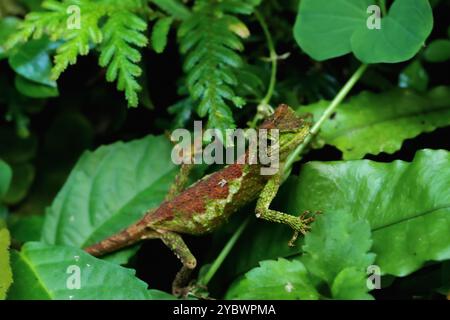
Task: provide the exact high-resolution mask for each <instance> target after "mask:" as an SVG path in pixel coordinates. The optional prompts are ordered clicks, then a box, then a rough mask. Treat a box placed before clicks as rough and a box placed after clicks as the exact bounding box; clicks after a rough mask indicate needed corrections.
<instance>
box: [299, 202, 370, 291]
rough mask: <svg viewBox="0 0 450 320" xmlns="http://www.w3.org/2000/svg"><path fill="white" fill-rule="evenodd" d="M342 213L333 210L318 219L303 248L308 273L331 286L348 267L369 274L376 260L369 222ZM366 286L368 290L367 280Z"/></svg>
mask: <svg viewBox="0 0 450 320" xmlns="http://www.w3.org/2000/svg"><path fill="white" fill-rule="evenodd" d="M341 213H342V212H339V213H335V212H332V211H331V210H330V211H327V212H326V213H325V214H323V215H321V216H319V217H317V219H316V222H315V223H314V224H313V230H312V231H311V232H309V233H308V234H307V235H306V236H305V244H304V245H303V252H304V254H303V256H302V262H303V263H304V265H305V266H306V268H307V270H308V272H310V273H311V274H313V275H315V276H316V277H318V278H320V279H321V280H323V281H325V282H326V283H328V284H331V283H333V281H334V280H335V278H336V277H337V276H338V274H339V273H340V272H341V271H342V270H344V269H346V268H353V269H354V270H355V271H357V272H360V273H362V274H364V275H365V273H366V268H367V267H368V266H369V265H371V264H372V263H373V261H374V259H375V256H374V254H373V253H368V252H369V250H370V247H371V245H372V240H371V235H370V225H369V223H368V222H367V221H366V220H362V219H358V218H356V217H353V216H351V215H349V214H341ZM362 287H364V288H366V281H365V280H364V281H363V283H362Z"/></svg>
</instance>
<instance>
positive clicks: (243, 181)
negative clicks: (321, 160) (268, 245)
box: [85, 105, 314, 296]
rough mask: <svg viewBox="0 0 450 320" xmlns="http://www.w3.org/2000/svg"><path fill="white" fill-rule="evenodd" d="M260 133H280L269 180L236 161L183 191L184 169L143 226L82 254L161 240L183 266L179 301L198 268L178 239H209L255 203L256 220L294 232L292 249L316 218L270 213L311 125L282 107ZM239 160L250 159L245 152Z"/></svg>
mask: <svg viewBox="0 0 450 320" xmlns="http://www.w3.org/2000/svg"><path fill="white" fill-rule="evenodd" d="M259 128H260V129H267V130H270V129H277V130H278V131H279V137H278V145H277V146H278V147H277V148H278V152H279V162H280V165H279V167H278V170H277V171H276V172H275V173H274V174H273V175H261V174H260V168H261V166H262V164H248V163H247V162H245V161H244V162H239V161H236V163H233V164H230V165H227V166H225V167H224V168H223V169H221V170H218V171H216V172H214V173H212V174H210V175H207V176H205V177H203V178H202V179H200V180H199V181H197V182H195V183H194V184H192V185H191V186H189V187H187V188H185V184H186V182H187V181H188V179H187V178H186V176H188V175H189V171H190V168H192V166H193V165H191V164H186V165H182V166H181V169H180V172H179V173H178V175H177V177H176V178H175V183H174V184H173V186H172V187H171V189H170V190H169V193H168V195H167V196H166V199H165V200H164V201H163V202H162V203H161V205H160V206H159V207H158V208H156V209H151V210H149V211H148V212H147V213H145V215H144V216H143V218H142V219H141V220H139V221H137V222H136V223H134V224H132V225H131V226H129V227H127V228H126V229H124V230H123V231H121V232H119V233H117V234H115V235H112V236H110V237H108V238H106V239H104V240H102V241H100V242H99V243H96V244H94V245H91V246H89V247H87V248H85V251H86V252H88V253H90V254H92V255H94V256H101V255H104V254H107V253H110V252H114V251H116V250H119V249H121V248H124V247H127V246H130V245H133V244H135V243H137V242H139V241H142V240H146V239H160V240H162V241H163V242H164V244H165V245H166V246H167V247H169V248H170V249H171V250H172V251H173V252H174V253H175V255H176V256H177V257H178V259H179V260H180V261H181V263H182V267H181V269H180V271H179V272H178V273H177V275H176V276H175V279H174V281H173V283H172V292H173V294H174V295H176V296H179V295H182V294H183V293H185V292H186V291H185V289H186V284H187V282H188V281H189V277H190V274H191V272H192V271H193V270H194V269H195V267H196V265H197V260H196V258H195V257H194V256H193V254H192V253H191V251H190V250H189V248H188V247H187V245H186V244H185V242H184V241H183V238H182V237H181V234H188V235H196V236H198V235H203V234H207V233H210V232H212V231H214V230H215V229H216V228H218V227H219V226H221V225H222V224H223V223H225V222H226V221H227V219H228V218H229V217H230V215H231V214H233V213H235V212H236V211H238V210H239V209H240V208H242V207H243V206H245V205H247V204H249V203H252V202H253V201H255V200H257V201H256V210H255V211H256V217H257V218H260V219H265V220H268V221H272V222H277V223H283V224H286V225H288V226H289V227H291V228H292V229H293V230H294V235H293V237H292V239H291V240H290V241H289V243H288V244H289V245H290V246H293V245H294V242H295V240H296V239H297V237H298V236H299V235H300V234H305V233H306V232H307V231H308V230H309V229H310V223H311V222H312V221H314V217H311V216H308V213H309V212H304V213H303V214H301V215H300V216H294V215H289V214H286V213H283V212H279V211H275V210H271V209H270V208H269V207H270V204H271V202H272V200H273V199H274V198H275V196H276V194H277V192H278V189H279V187H280V185H281V183H282V180H283V161H285V160H286V159H287V157H288V156H289V154H290V153H291V152H292V151H293V150H294V149H295V148H296V147H297V146H298V145H299V144H300V143H302V142H303V141H304V139H305V137H306V136H307V135H308V134H309V123H307V122H306V121H305V120H304V119H302V118H300V117H299V116H298V115H296V113H295V111H293V110H292V109H291V108H290V107H289V106H287V105H280V106H279V107H277V108H276V109H275V111H274V113H273V114H272V115H271V116H270V117H268V118H267V119H266V120H265V121H264V122H263V123H262V124H261V126H260V127H259ZM242 156H245V157H248V151H247V153H245V154H244V155H242Z"/></svg>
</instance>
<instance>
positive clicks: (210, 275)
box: [199, 218, 250, 286]
mask: <svg viewBox="0 0 450 320" xmlns="http://www.w3.org/2000/svg"><path fill="white" fill-rule="evenodd" d="M249 221H250V219H249V218H247V219H246V220H245V221H244V222H243V223H242V224H241V225H240V226H239V228H238V229H237V230H236V231H235V232H234V234H233V236H232V237H231V238H230V240H228V242H227V244H226V245H225V247H224V248H223V249H222V251H221V252H220V254H219V255H218V256H217V258H216V260H214V262H213V263H212V264H211V267H210V268H209V270H208V271H207V273H206V274H205V275H204V276H203V278H201V279H200V280H199V283H200V284H201V285H204V286H206V285H208V283H209V281H211V279H212V278H213V277H214V275H215V274H216V272H217V270H219V268H220V266H221V265H222V263H223V261H224V260H225V258H226V257H227V256H228V254H229V253H230V251H231V249H232V248H233V246H234V245H235V244H236V242H237V240H238V239H239V237H240V236H241V234H242V232H243V231H244V229H245V228H246V227H247V225H248V223H249Z"/></svg>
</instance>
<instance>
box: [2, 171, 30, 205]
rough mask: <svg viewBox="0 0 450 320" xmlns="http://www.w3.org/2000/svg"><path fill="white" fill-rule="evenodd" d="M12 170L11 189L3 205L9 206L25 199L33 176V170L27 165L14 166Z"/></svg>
mask: <svg viewBox="0 0 450 320" xmlns="http://www.w3.org/2000/svg"><path fill="white" fill-rule="evenodd" d="M12 169H13V178H12V181H11V187H10V188H9V191H8V193H7V194H6V195H5V197H4V201H5V203H7V204H9V205H13V204H17V203H19V202H20V201H22V200H23V199H24V198H25V197H26V195H27V194H28V190H29V189H30V187H31V184H32V183H33V181H34V176H35V169H34V167H33V165H31V164H29V163H20V164H14V165H12Z"/></svg>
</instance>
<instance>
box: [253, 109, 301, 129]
mask: <svg viewBox="0 0 450 320" xmlns="http://www.w3.org/2000/svg"><path fill="white" fill-rule="evenodd" d="M303 125H304V120H303V119H302V118H300V117H299V116H298V115H297V114H296V113H295V111H294V110H292V109H291V108H290V107H289V106H288V105H286V104H280V105H279V106H278V107H277V108H276V109H275V112H274V113H273V114H272V115H271V116H270V117H269V118H267V119H266V120H265V121H264V122H263V123H262V124H261V126H260V127H259V128H260V129H279V130H281V131H283V130H293V129H298V128H301V127H302V126H303Z"/></svg>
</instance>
